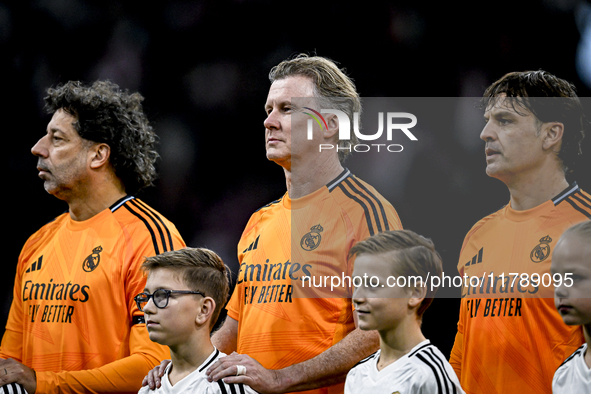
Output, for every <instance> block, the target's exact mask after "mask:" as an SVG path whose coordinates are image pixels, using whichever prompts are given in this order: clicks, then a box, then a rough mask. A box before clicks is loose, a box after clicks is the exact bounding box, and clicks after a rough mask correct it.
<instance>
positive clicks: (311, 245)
mask: <svg viewBox="0 0 591 394" xmlns="http://www.w3.org/2000/svg"><path fill="white" fill-rule="evenodd" d="M322 231H324V229H323V228H322V226H321V225H320V224H317V225H316V226H314V227H311V228H310V232H309V233H307V234H306V235H304V236H303V237H302V240H301V241H300V246H301V247H302V249H304V250H314V249H316V248H317V247H318V245H320V240H321V239H322V236H321V235H320V233H321V232H322Z"/></svg>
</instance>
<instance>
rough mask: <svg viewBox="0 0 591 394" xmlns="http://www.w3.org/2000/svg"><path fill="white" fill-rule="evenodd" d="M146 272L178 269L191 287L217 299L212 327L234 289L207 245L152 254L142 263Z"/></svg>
mask: <svg viewBox="0 0 591 394" xmlns="http://www.w3.org/2000/svg"><path fill="white" fill-rule="evenodd" d="M142 269H143V270H144V271H145V272H148V273H149V272H150V271H154V270H157V269H167V270H171V271H174V272H175V273H176V274H178V277H179V278H180V280H182V281H183V282H184V283H185V284H186V285H187V286H188V287H189V288H190V289H191V290H193V291H200V292H202V293H204V294H205V297H211V298H213V300H214V301H215V310H214V312H213V314H212V316H211V322H210V328H213V327H214V325H215V323H216V321H217V319H218V317H219V315H220V312H221V310H222V308H223V307H224V306H225V305H226V302H227V300H228V294H229V290H230V279H229V276H230V273H229V269H228V268H227V267H226V266H225V264H224V262H223V261H222V259H221V258H220V256H218V255H217V254H216V253H215V252H213V251H212V250H209V249H205V248H188V247H187V248H183V249H179V250H173V251H170V252H165V253H162V254H159V255H156V256H152V257H148V258H146V260H145V261H144V263H143V264H142Z"/></svg>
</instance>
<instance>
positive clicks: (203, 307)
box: [195, 297, 216, 325]
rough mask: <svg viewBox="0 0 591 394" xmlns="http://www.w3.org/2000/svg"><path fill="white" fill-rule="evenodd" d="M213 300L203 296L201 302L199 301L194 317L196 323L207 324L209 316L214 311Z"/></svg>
mask: <svg viewBox="0 0 591 394" xmlns="http://www.w3.org/2000/svg"><path fill="white" fill-rule="evenodd" d="M215 306H216V305H215V301H214V299H213V298H211V297H203V298H202V299H201V302H200V303H199V310H198V311H197V316H196V317H195V322H196V323H197V324H198V325H204V324H209V321H210V320H211V316H212V315H213V312H214V311H215Z"/></svg>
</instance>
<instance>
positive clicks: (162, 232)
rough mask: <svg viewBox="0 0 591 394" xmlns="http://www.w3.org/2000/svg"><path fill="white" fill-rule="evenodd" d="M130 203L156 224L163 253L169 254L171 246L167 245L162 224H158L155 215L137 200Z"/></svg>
mask: <svg viewBox="0 0 591 394" xmlns="http://www.w3.org/2000/svg"><path fill="white" fill-rule="evenodd" d="M130 203H131V204H132V205H133V206H134V207H136V208H137V209H139V210H140V211H142V212H143V213H144V215H146V216H147V217H149V218H150V220H151V221H152V223H153V224H154V226H155V227H156V229H157V230H158V234H160V241H161V242H162V247H163V248H164V250H163V252H168V249H169V246H168V245H167V244H166V238H165V236H164V231H163V230H162V227H161V226H160V223H158V221H157V220H156V218H155V217H154V215H153V213H152V212H150V211H148V210H147V209H146V208H144V207H143V206H142V205H140V204H139V203H138V202H137V200H131V201H130ZM166 230H167V231H168V229H166ZM169 235H170V233H169Z"/></svg>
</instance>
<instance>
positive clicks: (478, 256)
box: [464, 247, 484, 267]
mask: <svg viewBox="0 0 591 394" xmlns="http://www.w3.org/2000/svg"><path fill="white" fill-rule="evenodd" d="M483 251H484V247H482V248H480V250H479V251H478V253H477V254H475V255H474V257H472V260H470V261H468V262H467V263H466V264H464V267H468V266H470V265H474V264H478V263H482V254H483Z"/></svg>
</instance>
